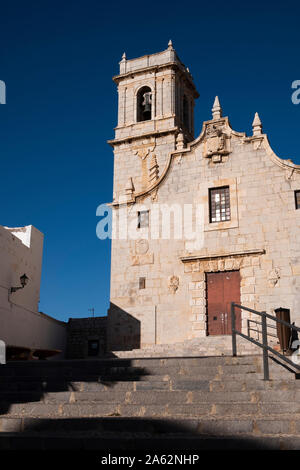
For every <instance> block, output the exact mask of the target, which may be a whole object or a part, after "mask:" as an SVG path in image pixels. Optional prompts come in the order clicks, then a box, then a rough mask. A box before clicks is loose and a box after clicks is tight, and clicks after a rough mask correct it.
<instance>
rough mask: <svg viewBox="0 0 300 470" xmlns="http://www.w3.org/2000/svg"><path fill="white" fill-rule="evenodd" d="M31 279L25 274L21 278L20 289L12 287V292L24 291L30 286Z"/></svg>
mask: <svg viewBox="0 0 300 470" xmlns="http://www.w3.org/2000/svg"><path fill="white" fill-rule="evenodd" d="M28 281H29V277H27V276H26V274H23V276H20V283H21V285H20V287H11V288H10V292H11V293H12V292H16V291H17V290H19V289H24V287H25V286H26V285H27V284H28Z"/></svg>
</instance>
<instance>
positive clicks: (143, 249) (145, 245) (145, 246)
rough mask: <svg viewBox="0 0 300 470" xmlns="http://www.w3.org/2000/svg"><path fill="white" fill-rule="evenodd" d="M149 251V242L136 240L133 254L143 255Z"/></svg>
mask: <svg viewBox="0 0 300 470" xmlns="http://www.w3.org/2000/svg"><path fill="white" fill-rule="evenodd" d="M148 250H149V242H148V241H147V240H145V239H141V240H136V242H135V252H136V254H137V255H145V254H146V253H147V252H148Z"/></svg>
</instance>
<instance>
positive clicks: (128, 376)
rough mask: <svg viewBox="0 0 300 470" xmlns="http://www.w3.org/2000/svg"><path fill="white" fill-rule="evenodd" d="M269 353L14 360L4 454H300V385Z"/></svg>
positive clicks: (1, 428)
mask: <svg viewBox="0 0 300 470" xmlns="http://www.w3.org/2000/svg"><path fill="white" fill-rule="evenodd" d="M270 372H271V380H270V381H268V382H266V381H264V380H263V371H262V357H261V356H255V355H251V356H240V357H236V358H233V357H230V356H228V357H227V356H226V357H225V356H223V357H192V358H186V357H185V358H179V357H176V358H171V357H168V358H148V359H146V358H140V359H117V358H115V359H102V360H91V361H84V360H82V361H31V362H29V361H28V362H11V363H8V364H6V365H4V366H3V365H2V366H0V450H4V449H36V450H38V449H94V450H96V449H97V450H99V451H100V450H107V449H110V450H112V449H118V450H120V449H124V450H127V451H128V450H132V451H135V450H142V449H144V450H147V451H150V450H152V451H153V452H154V451H165V450H176V451H187V450H203V449H298V448H300V435H299V433H300V387H299V385H300V381H298V380H297V379H296V376H295V373H293V372H291V371H290V370H287V369H286V368H284V367H282V366H281V365H278V364H277V363H276V362H275V361H274V360H270Z"/></svg>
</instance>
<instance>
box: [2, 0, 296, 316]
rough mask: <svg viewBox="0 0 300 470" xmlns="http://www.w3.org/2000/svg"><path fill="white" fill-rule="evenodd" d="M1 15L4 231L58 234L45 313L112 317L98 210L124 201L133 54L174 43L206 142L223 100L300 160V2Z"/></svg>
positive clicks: (67, 8) (74, 7)
mask: <svg viewBox="0 0 300 470" xmlns="http://www.w3.org/2000/svg"><path fill="white" fill-rule="evenodd" d="M148 5H149V6H148ZM0 14H1V19H0V38H1V42H0V45H1V54H0V80H4V81H5V82H6V85H7V104H6V105H0V158H1V166H0V175H1V184H0V198H1V203H0V204H1V205H0V208H1V210H0V224H1V225H8V226H23V225H29V224H32V225H34V226H36V227H37V228H38V229H39V230H41V231H42V232H43V233H44V234H45V245H44V259H43V274H42V284H41V302H40V310H42V311H44V312H45V313H48V314H50V315H53V316H55V317H56V318H59V319H62V320H67V318H68V317H69V316H73V317H78V316H88V315H89V312H88V309H89V308H91V307H94V308H95V312H96V314H105V313H106V311H107V308H108V304H109V273H110V244H109V242H108V241H100V240H98V239H97V238H96V233H95V229H96V224H97V221H98V220H97V217H96V208H97V206H98V205H99V204H100V203H103V202H109V201H111V199H112V176H113V175H112V172H113V154H112V149H111V148H110V147H109V146H108V144H107V143H106V140H107V139H111V138H112V137H113V127H114V126H115V125H116V118H117V94H116V89H115V85H114V84H113V82H112V80H111V77H112V76H113V75H115V74H117V73H118V62H119V60H120V59H121V56H122V53H123V52H124V51H126V53H127V57H128V58H134V57H138V56H140V55H144V54H148V53H154V52H158V51H161V50H163V49H165V48H166V47H167V43H168V40H169V39H170V38H171V39H172V40H173V44H174V47H175V49H176V51H177V53H178V55H179V57H180V58H181V60H182V61H183V62H184V63H185V64H186V65H187V66H188V67H189V68H190V70H191V72H192V74H193V76H194V80H195V83H196V86H197V88H198V90H199V92H200V99H199V100H198V101H197V105H196V114H195V124H196V126H195V127H196V135H197V134H198V133H199V131H200V128H201V125H202V121H203V120H206V119H210V116H211V107H212V104H213V99H214V96H215V95H216V94H218V95H219V97H220V100H221V104H222V106H223V110H224V114H225V115H228V116H229V118H230V121H231V124H232V126H233V128H234V129H235V130H237V131H246V132H247V133H250V132H251V123H252V120H253V116H254V113H255V111H258V112H259V114H260V117H261V119H262V122H263V125H264V130H265V132H267V133H268V135H269V139H270V141H271V145H272V147H273V149H274V151H275V152H276V153H277V154H278V155H279V156H281V157H283V158H292V159H293V160H294V161H295V162H296V163H299V164H300V149H299V122H300V105H298V106H296V105H293V104H292V102H291V94H292V89H291V83H292V82H293V81H294V80H297V79H298V80H300V70H299V69H300V67H299V49H300V48H299V42H300V40H299V38H300V36H299V17H300V4H299V2H289V1H285V2H280V5H279V4H278V3H277V2H266V1H265V2H262V1H260V2H256V1H255V0H254V1H251V2H241V1H240V0H239V1H238V2H230V1H228V2H224V1H220V2H219V1H218V0H216V1H214V2H207V1H205V2H201V1H199V0H198V1H194V0H192V1H190V2H188V3H184V2H177V1H169V0H167V1H165V2H162V1H160V2H156V1H153V2H151V3H149V4H147V2H136V1H132V2H124V1H118V0H116V1H114V2H101V1H99V0H98V1H96V0H84V1H83V0H72V1H69V0H64V1H63V2H62V1H57V0H51V1H49V0H39V1H31V0H28V1H26V2H24V1H20V0H16V1H13V0H12V1H10V2H1V11H0ZM0 262H1V260H0Z"/></svg>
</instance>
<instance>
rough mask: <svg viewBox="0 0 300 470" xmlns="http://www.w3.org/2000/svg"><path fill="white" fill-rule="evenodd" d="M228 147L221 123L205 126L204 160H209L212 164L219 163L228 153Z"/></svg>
mask: <svg viewBox="0 0 300 470" xmlns="http://www.w3.org/2000/svg"><path fill="white" fill-rule="evenodd" d="M229 145H230V139H229V138H228V137H227V135H226V134H225V133H224V132H223V123H221V124H208V125H207V127H206V133H205V141H204V152H203V156H204V157H205V158H211V159H212V161H213V162H214V163H220V162H221V161H222V156H224V155H228V154H229V153H230V148H229Z"/></svg>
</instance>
